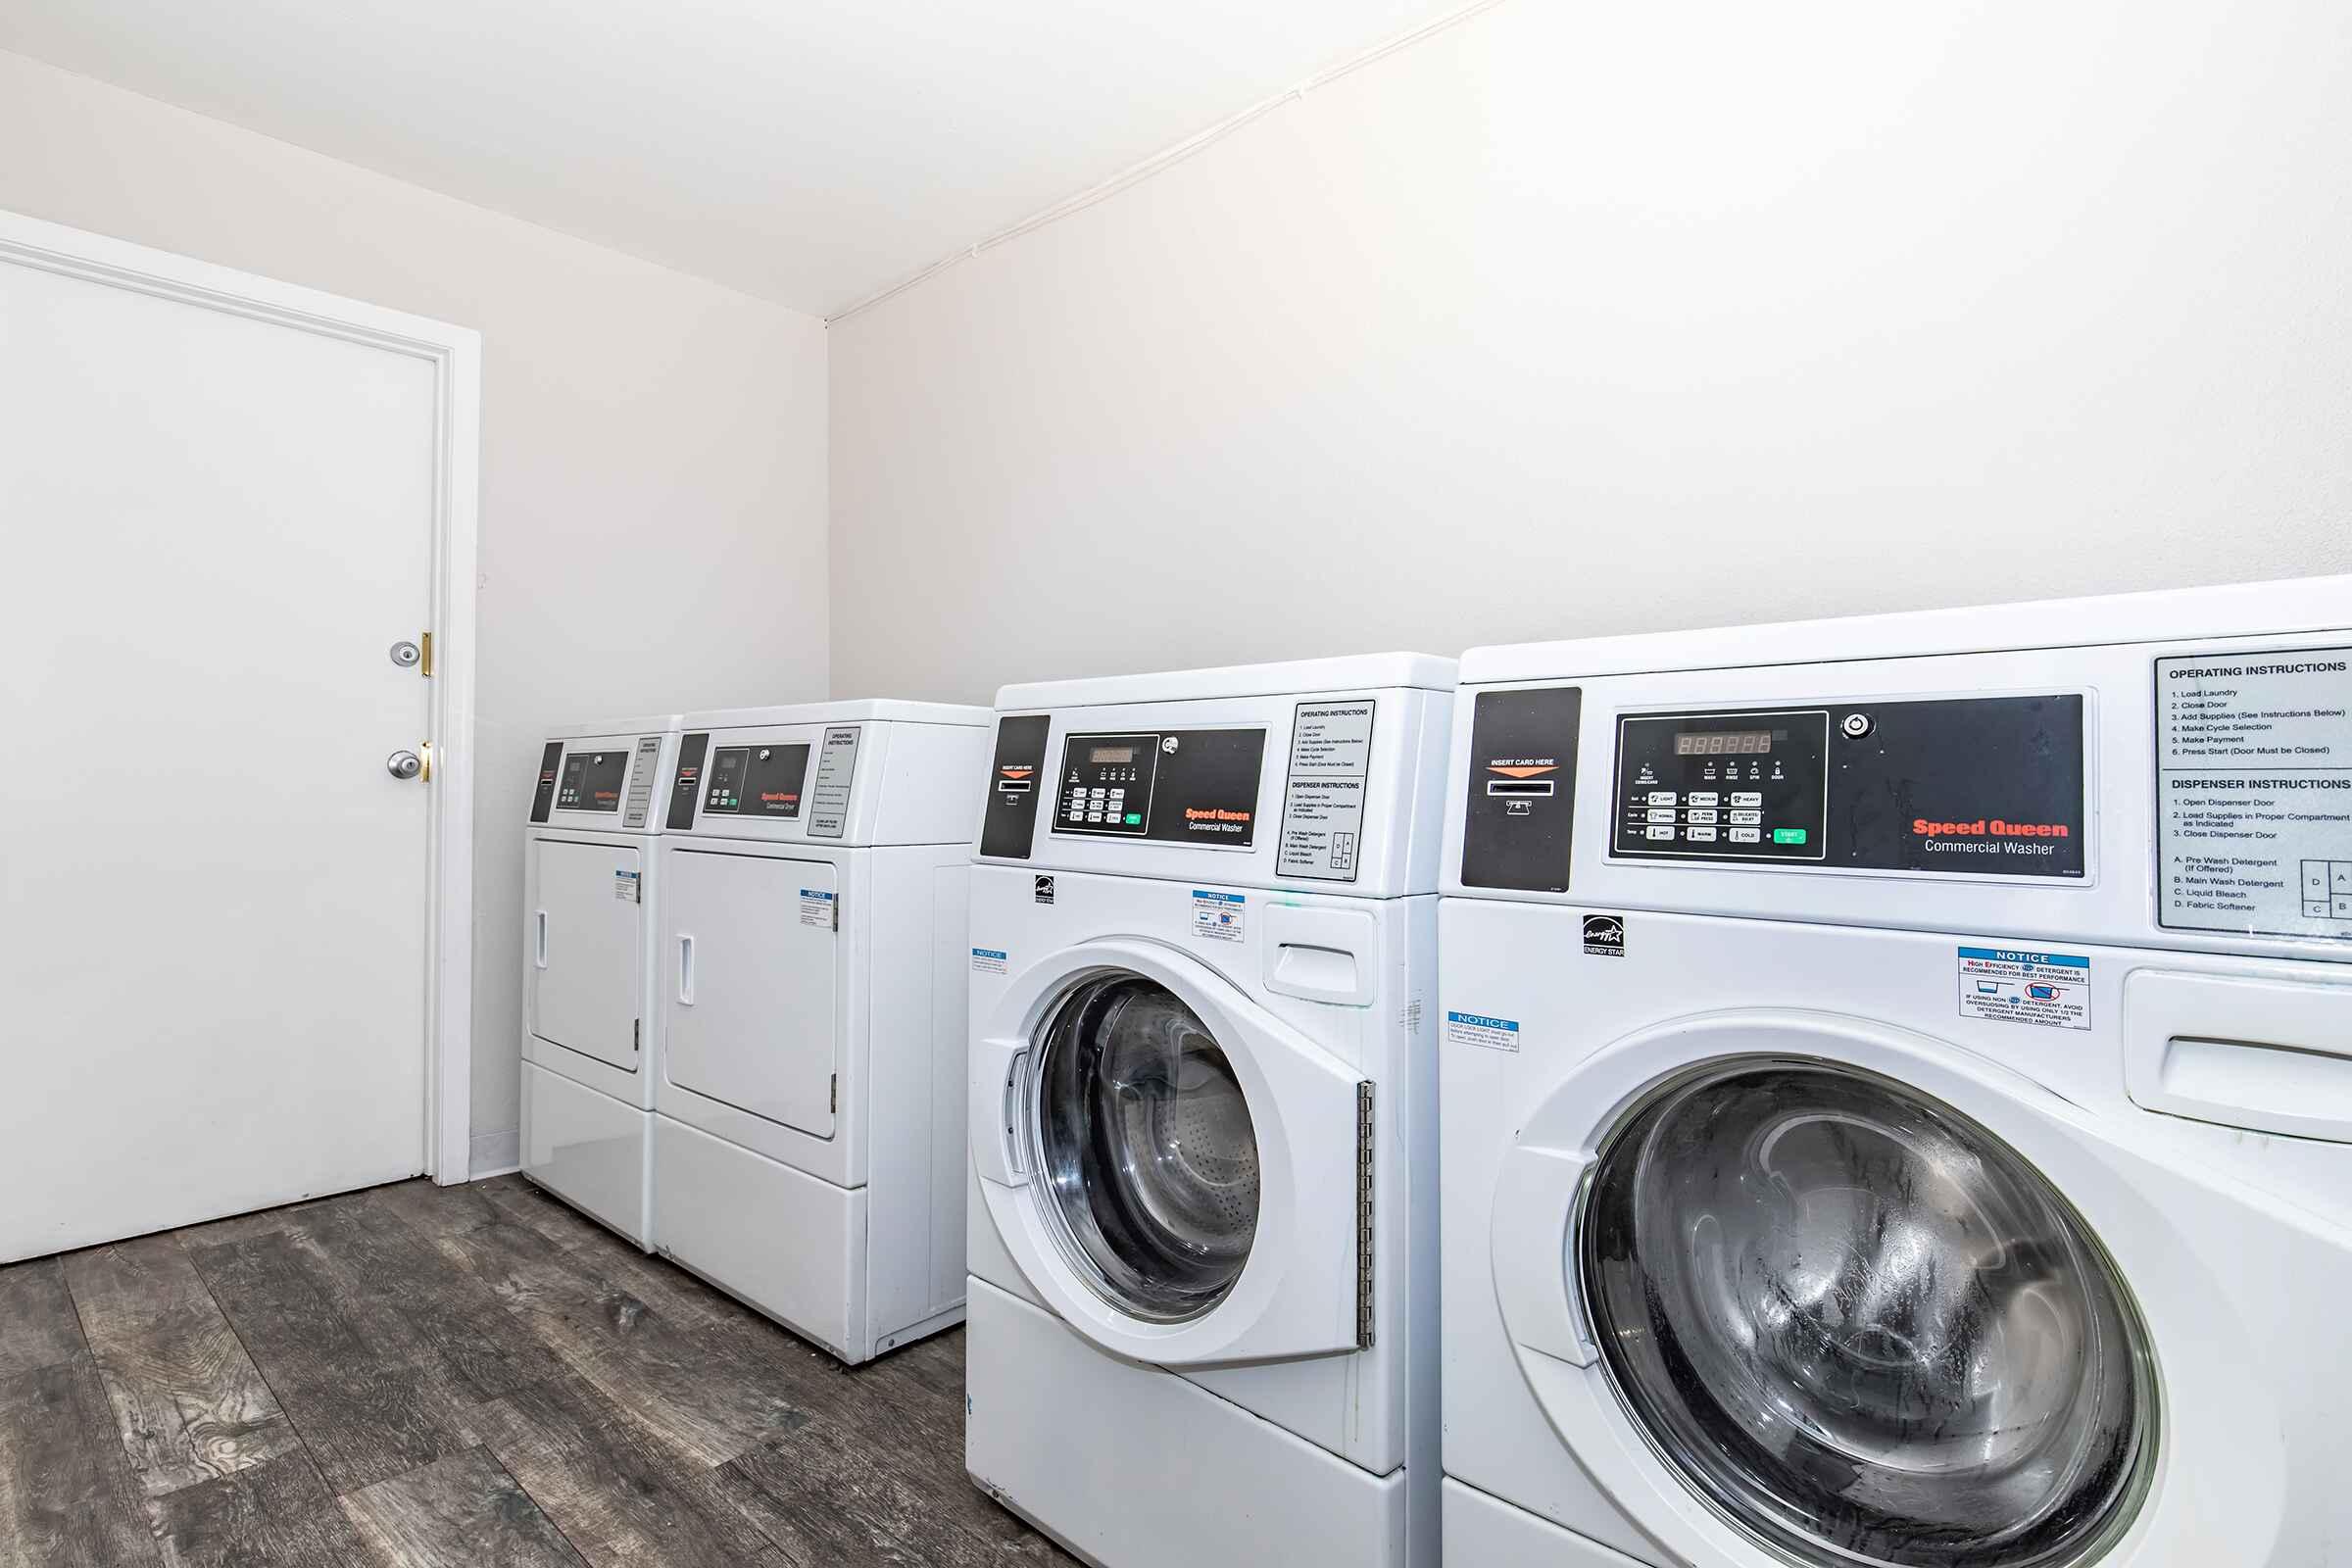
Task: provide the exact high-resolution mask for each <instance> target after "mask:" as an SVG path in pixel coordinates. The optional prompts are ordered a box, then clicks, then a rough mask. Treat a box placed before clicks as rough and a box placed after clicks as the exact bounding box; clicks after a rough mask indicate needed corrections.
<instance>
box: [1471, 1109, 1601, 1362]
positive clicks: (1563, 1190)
mask: <svg viewBox="0 0 2352 1568" xmlns="http://www.w3.org/2000/svg"><path fill="white" fill-rule="evenodd" d="M1592 1164H1593V1161H1592V1160H1591V1158H1590V1157H1588V1156H1587V1155H1584V1154H1580V1153H1577V1152H1574V1151H1571V1150H1566V1149H1545V1148H1543V1147H1542V1146H1529V1145H1524V1144H1523V1145H1520V1146H1519V1147H1517V1148H1515V1149H1513V1150H1512V1151H1511V1152H1509V1153H1508V1154H1505V1155H1504V1156H1503V1160H1502V1172H1501V1175H1500V1176H1499V1178H1498V1179H1497V1180H1496V1182H1495V1212H1494V1218H1493V1226H1492V1230H1491V1231H1490V1234H1489V1237H1488V1241H1489V1245H1490V1247H1491V1248H1492V1250H1493V1263H1494V1269H1495V1302H1496V1304H1497V1305H1499V1306H1500V1307H1501V1308H1502V1322H1503V1327H1504V1328H1505V1329H1506V1330H1508V1331H1509V1333H1510V1336H1511V1338H1512V1339H1513V1340H1514V1341H1516V1342H1517V1343H1518V1344H1520V1345H1523V1346H1525V1347H1526V1348H1529V1349H1531V1350H1538V1351H1541V1352H1543V1353H1544V1354H1545V1355H1549V1356H1554V1357H1557V1358H1558V1359H1560V1360H1562V1361H1566V1362H1569V1363H1571V1364H1572V1365H1575V1366H1591V1365H1592V1364H1593V1360H1594V1356H1595V1352H1594V1350H1593V1343H1592V1341H1591V1340H1590V1339H1588V1338H1587V1337H1586V1335H1585V1327H1584V1323H1585V1313H1584V1302H1583V1301H1582V1300H1581V1299H1579V1297H1578V1291H1577V1282H1576V1275H1577V1269H1576V1255H1575V1254H1576V1238H1575V1237H1574V1236H1572V1235H1571V1234H1570V1224H1571V1222H1572V1220H1573V1219H1574V1217H1575V1213H1576V1199H1577V1193H1578V1191H1579V1190H1580V1189H1581V1188H1582V1187H1583V1186H1584V1180H1585V1172H1586V1171H1587V1170H1589V1169H1591V1168H1592Z"/></svg>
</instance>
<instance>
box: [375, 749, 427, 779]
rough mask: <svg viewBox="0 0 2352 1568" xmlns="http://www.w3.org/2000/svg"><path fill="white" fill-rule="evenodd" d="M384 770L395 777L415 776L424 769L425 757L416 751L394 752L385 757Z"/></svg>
mask: <svg viewBox="0 0 2352 1568" xmlns="http://www.w3.org/2000/svg"><path fill="white" fill-rule="evenodd" d="M384 771H385V772H387V773H389V774H391V775H392V776H393V777H394V778H415V777H416V776H417V774H419V773H421V772H423V771H424V759H423V758H421V757H418V756H417V754H416V753H415V752H394V753H393V754H392V755H391V756H390V757H387V758H385V759H384Z"/></svg>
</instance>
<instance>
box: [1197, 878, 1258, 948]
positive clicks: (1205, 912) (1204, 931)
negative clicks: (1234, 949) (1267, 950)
mask: <svg viewBox="0 0 2352 1568" xmlns="http://www.w3.org/2000/svg"><path fill="white" fill-rule="evenodd" d="M1249 911H1250V901H1249V900H1248V899H1247V898H1245V897H1244V896H1243V895H1241V894H1239V893H1210V892H1207V891H1205V890H1203V889H1201V888H1195V889H1193V935H1195V936H1197V937H1204V938H1206V939H1207V940H1208V941H1211V942H1240V941H1242V940H1243V939H1244V938H1246V937H1247V936H1248V935H1249V934H1250V931H1249Z"/></svg>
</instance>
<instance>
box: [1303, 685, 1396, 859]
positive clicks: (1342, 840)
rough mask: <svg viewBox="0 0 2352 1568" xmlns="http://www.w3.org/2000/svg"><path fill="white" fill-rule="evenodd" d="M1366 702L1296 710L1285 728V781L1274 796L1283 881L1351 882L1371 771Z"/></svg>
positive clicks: (1370, 710)
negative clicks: (1288, 755)
mask: <svg viewBox="0 0 2352 1568" xmlns="http://www.w3.org/2000/svg"><path fill="white" fill-rule="evenodd" d="M1375 706H1376V705H1375V703H1374V700H1373V699H1372V698H1369V697H1363V698H1357V699H1355V700H1353V701H1350V702H1342V703H1300V704H1299V711H1298V716H1297V718H1296V719H1294V720H1293V722H1292V724H1291V776H1290V781H1289V783H1288V785H1287V786H1286V787H1285V789H1284V791H1283V797H1282V855H1281V859H1280V867H1279V868H1280V870H1281V872H1282V874H1283V875H1284V876H1291V877H1309V878H1312V879H1314V880H1316V881H1320V882H1352V881H1354V880H1355V867H1356V858H1357V856H1358V855H1359V854H1360V853H1361V850H1362V847H1363V843H1362V841H1363V836H1364V785H1365V782H1366V780H1367V778H1368V777H1369V776H1370V774H1371V771H1372V716H1373V711H1374V708H1375Z"/></svg>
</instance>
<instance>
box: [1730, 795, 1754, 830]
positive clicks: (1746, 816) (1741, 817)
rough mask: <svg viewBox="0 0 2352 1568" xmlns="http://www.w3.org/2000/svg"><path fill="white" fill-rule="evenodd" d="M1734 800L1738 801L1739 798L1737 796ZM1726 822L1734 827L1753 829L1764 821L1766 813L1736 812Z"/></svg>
mask: <svg viewBox="0 0 2352 1568" xmlns="http://www.w3.org/2000/svg"><path fill="white" fill-rule="evenodd" d="M1732 799H1734V800H1738V799H1739V797H1738V796H1736V795H1735V796H1733V797H1732ZM1725 820H1726V821H1729V822H1731V823H1732V824H1733V825H1734V826H1744V827H1753V826H1755V825H1756V824H1757V823H1760V822H1762V821H1763V820H1764V813H1763V812H1762V811H1734V812H1733V813H1732V814H1731V815H1730V816H1729V817H1727V818H1725Z"/></svg>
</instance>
